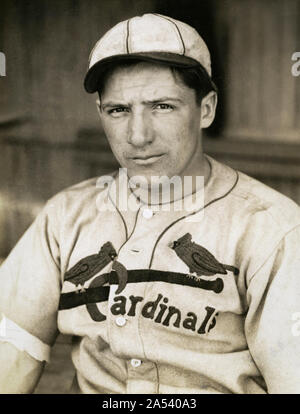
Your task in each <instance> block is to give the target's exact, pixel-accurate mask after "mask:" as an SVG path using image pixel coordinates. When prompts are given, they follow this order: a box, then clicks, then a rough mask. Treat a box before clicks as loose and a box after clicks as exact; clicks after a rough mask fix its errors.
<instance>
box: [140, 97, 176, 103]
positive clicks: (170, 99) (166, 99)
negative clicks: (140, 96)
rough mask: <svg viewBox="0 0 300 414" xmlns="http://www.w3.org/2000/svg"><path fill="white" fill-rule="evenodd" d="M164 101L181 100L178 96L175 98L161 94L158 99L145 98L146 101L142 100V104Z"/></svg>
mask: <svg viewBox="0 0 300 414" xmlns="http://www.w3.org/2000/svg"><path fill="white" fill-rule="evenodd" d="M166 101H172V102H174V101H175V102H182V100H181V99H180V98H175V97H172V96H162V97H161V98H158V99H151V100H147V101H143V104H146V105H149V104H150V105H151V104H152V105H153V104H157V103H160V102H166Z"/></svg>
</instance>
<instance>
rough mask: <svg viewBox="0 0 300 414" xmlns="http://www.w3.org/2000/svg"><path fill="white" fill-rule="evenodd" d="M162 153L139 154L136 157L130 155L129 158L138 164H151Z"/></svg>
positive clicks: (159, 157)
mask: <svg viewBox="0 0 300 414" xmlns="http://www.w3.org/2000/svg"><path fill="white" fill-rule="evenodd" d="M163 156H164V154H155V155H141V156H137V157H131V160H132V161H133V162H135V163H136V164H138V165H149V164H153V163H155V162H156V161H158V160H160V159H161V158H162V157H163Z"/></svg>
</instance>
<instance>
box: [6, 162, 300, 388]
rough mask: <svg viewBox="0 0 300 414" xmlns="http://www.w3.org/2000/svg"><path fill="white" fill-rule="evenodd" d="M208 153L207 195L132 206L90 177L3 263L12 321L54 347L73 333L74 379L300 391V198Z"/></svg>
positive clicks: (115, 384) (83, 384)
mask: <svg viewBox="0 0 300 414" xmlns="http://www.w3.org/2000/svg"><path fill="white" fill-rule="evenodd" d="M207 158H208V160H209V162H210V164H211V168H212V173H211V177H210V180H209V182H208V184H207V185H206V186H205V189H204V208H203V205H202V203H200V204H201V205H200V204H199V205H197V203H196V204H193V203H192V198H191V196H190V197H186V198H185V204H184V208H178V209H176V208H175V207H176V203H177V204H178V203H179V202H181V201H182V200H178V201H176V202H174V203H171V204H172V206H171V205H170V210H171V211H167V209H166V208H164V209H154V207H153V206H151V205H150V206H149V205H148V206H146V205H143V206H141V207H140V208H138V209H137V210H136V211H132V210H130V209H127V211H125V210H124V211H122V210H121V209H120V208H119V206H118V204H117V200H116V197H115V196H116V194H114V192H112V191H111V187H109V188H107V187H105V188H99V186H97V185H96V184H97V179H91V180H88V181H85V182H83V183H81V184H78V185H76V186H73V187H71V188H69V189H67V190H65V191H63V192H61V193H59V194H58V195H56V196H55V197H53V198H52V199H51V200H49V201H48V203H47V205H46V206H45V208H44V209H43V211H42V212H41V213H40V214H39V216H38V217H37V218H36V220H35V222H34V223H33V224H32V226H31V227H30V228H29V229H28V230H27V232H26V233H25V235H24V236H23V237H22V238H21V240H20V241H19V242H18V244H17V245H16V247H15V248H14V249H13V251H12V252H11V254H10V255H9V257H8V258H7V260H6V261H5V262H4V264H3V265H2V267H1V269H0V283H1V290H0V311H1V312H3V314H4V315H5V316H6V317H7V318H8V320H10V321H13V322H14V323H15V324H17V325H18V326H19V327H21V328H22V329H23V330H24V331H25V332H28V333H29V334H30V335H32V336H33V337H35V338H38V339H39V340H40V341H42V342H43V343H44V344H48V345H50V346H51V345H52V344H53V343H54V341H55V338H56V335H57V331H58V330H59V331H60V332H62V333H63V334H68V335H73V336H74V341H73V350H72V359H73V362H74V365H75V368H76V382H75V385H74V389H73V392H79V393H128V394H137V393H144V394H148V393H149V394H151V393H161V394H164V393H165V394H169V393H172V394H179V393H241V394H243V393H267V392H268V393H294V392H295V393H299V392H300V381H299V375H300V339H299V337H298V336H297V335H296V334H295V329H294V330H293V326H294V325H295V317H294V315H297V312H299V311H300V305H299V297H300V274H299V273H300V209H299V207H298V206H297V205H296V204H295V203H294V202H292V201H291V200H289V199H288V198H286V197H285V196H283V195H281V194H279V193H277V192H276V191H274V190H272V189H270V188H269V187H267V186H265V185H264V184H262V183H260V182H258V181H256V180H254V179H252V178H250V177H248V176H246V175H244V174H242V173H240V172H237V171H235V170H233V169H231V168H229V167H227V166H225V165H223V164H221V163H219V162H217V161H215V160H213V159H212V158H210V157H207ZM118 179H119V176H118V174H115V175H113V180H114V181H113V182H114V183H117V182H118ZM122 188H123V192H124V194H122V197H123V196H124V197H125V198H126V197H128V191H127V187H126V188H125V187H124V186H123V187H122ZM104 207H105V208H104ZM164 207H166V206H164ZM191 217H193V220H191ZM28 352H30V350H28Z"/></svg>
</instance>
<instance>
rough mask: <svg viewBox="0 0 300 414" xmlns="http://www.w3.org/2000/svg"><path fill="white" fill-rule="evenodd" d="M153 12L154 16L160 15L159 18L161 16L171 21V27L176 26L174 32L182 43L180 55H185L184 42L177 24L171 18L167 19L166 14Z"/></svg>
mask: <svg viewBox="0 0 300 414" xmlns="http://www.w3.org/2000/svg"><path fill="white" fill-rule="evenodd" d="M153 14H154V15H155V16H158V17H160V18H162V19H164V20H167V21H168V22H170V23H172V24H173V27H174V26H175V28H176V30H175V32H176V33H177V36H178V37H179V39H180V41H181V45H182V53H181V55H183V56H185V44H184V41H183V37H182V35H181V32H180V30H179V27H178V26H177V24H176V23H175V22H174V21H173V20H171V19H168V18H167V17H166V16H163V15H162V14H158V13H153Z"/></svg>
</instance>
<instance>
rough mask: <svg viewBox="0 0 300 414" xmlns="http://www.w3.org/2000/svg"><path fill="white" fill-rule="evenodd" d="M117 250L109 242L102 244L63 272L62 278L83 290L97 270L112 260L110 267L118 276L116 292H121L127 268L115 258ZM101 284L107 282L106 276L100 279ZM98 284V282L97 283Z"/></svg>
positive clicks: (124, 284) (125, 280)
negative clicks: (97, 250) (97, 251)
mask: <svg viewBox="0 0 300 414" xmlns="http://www.w3.org/2000/svg"><path fill="white" fill-rule="evenodd" d="M116 257H117V252H116V250H115V248H114V247H113V245H112V244H111V242H107V243H105V244H103V246H102V247H101V249H100V251H99V253H97V254H92V255H90V256H87V257H84V258H83V259H81V260H79V262H77V263H76V264H75V265H74V266H73V267H71V269H69V270H68V271H67V272H66V273H65V277H64V280H65V281H68V282H71V283H73V284H74V285H75V286H76V287H80V286H81V287H82V289H81V290H83V291H84V288H83V286H84V284H85V282H86V281H87V280H89V279H91V278H92V277H93V276H95V275H96V274H97V273H98V272H100V271H101V270H102V269H103V268H104V267H105V266H106V265H107V264H108V263H109V262H111V261H112V262H113V266H112V269H113V270H115V272H116V273H117V276H118V284H119V286H118V290H117V292H116V293H120V292H122V290H123V289H124V288H125V286H126V283H127V270H126V268H125V267H124V266H123V265H122V264H121V263H120V262H118V261H117V260H115V259H116ZM101 281H102V284H104V283H105V282H107V280H106V278H102V279H101ZM98 284H99V283H98Z"/></svg>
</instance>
